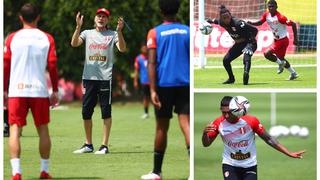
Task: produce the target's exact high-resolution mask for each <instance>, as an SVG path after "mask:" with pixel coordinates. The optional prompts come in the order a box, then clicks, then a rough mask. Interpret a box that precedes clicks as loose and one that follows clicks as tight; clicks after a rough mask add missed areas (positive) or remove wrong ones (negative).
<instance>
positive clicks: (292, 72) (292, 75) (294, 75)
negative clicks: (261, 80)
mask: <svg viewBox="0 0 320 180" xmlns="http://www.w3.org/2000/svg"><path fill="white" fill-rule="evenodd" d="M283 61H285V62H286V63H285V66H284V68H286V69H287V70H288V71H289V72H290V76H289V78H288V80H294V79H297V78H298V77H299V75H298V73H297V72H296V71H295V69H294V68H293V67H292V66H291V64H290V63H289V61H287V60H286V59H284V58H283Z"/></svg>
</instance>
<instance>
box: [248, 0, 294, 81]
mask: <svg viewBox="0 0 320 180" xmlns="http://www.w3.org/2000/svg"><path fill="white" fill-rule="evenodd" d="M277 8H278V5H277V2H276V1H275V0H269V1H268V10H269V12H265V13H264V14H263V15H262V17H261V19H260V20H259V21H256V22H250V21H248V23H249V24H252V25H255V26H260V25H262V24H263V23H264V22H266V21H267V23H268V25H269V27H270V29H271V31H272V33H273V35H274V43H273V44H272V45H271V47H270V48H269V49H268V50H267V51H266V52H264V57H265V58H267V59H268V60H270V61H272V62H276V63H277V64H279V68H278V74H281V73H282V72H283V69H284V68H286V69H288V71H289V72H290V73H291V75H290V77H289V80H294V79H296V78H297V77H298V74H297V72H296V71H295V70H294V69H293V68H292V67H291V66H290V63H289V62H288V61H287V60H286V59H285V58H284V57H285V55H286V51H287V48H288V45H289V38H288V31H287V26H292V31H293V36H294V39H293V44H294V45H296V46H297V45H298V44H299V43H298V35H297V26H296V23H294V22H293V21H291V20H289V19H287V17H285V16H284V15H282V14H280V12H278V11H277Z"/></svg>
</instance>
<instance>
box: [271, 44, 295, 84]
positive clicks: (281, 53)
mask: <svg viewBox="0 0 320 180" xmlns="http://www.w3.org/2000/svg"><path fill="white" fill-rule="evenodd" d="M288 46H289V39H288V38H283V39H280V40H278V41H276V43H274V46H273V49H274V53H275V55H276V57H277V58H278V59H280V60H281V61H282V62H283V64H282V65H279V68H278V74H280V73H282V72H283V69H284V68H286V69H287V70H288V71H289V72H290V77H289V80H293V79H296V78H297V77H298V74H297V73H296V71H295V70H294V69H293V68H292V66H291V65H290V63H289V62H288V61H287V60H286V59H285V58H284V57H285V55H286V52H287V48H288Z"/></svg>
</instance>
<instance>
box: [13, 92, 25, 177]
mask: <svg viewBox="0 0 320 180" xmlns="http://www.w3.org/2000/svg"><path fill="white" fill-rule="evenodd" d="M8 109H9V125H10V137H9V154H10V163H11V167H12V178H13V179H16V180H19V179H21V165H20V154H21V144H20V134H21V131H22V127H23V126H25V125H26V117H27V114H28V105H27V101H26V98H9V100H8Z"/></svg>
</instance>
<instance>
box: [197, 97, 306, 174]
mask: <svg viewBox="0 0 320 180" xmlns="http://www.w3.org/2000/svg"><path fill="white" fill-rule="evenodd" d="M231 99H232V97H231V96H225V97H223V99H222V100H221V104H220V110H221V112H222V116H220V117H218V118H217V119H216V120H215V121H213V122H212V123H210V124H208V125H207V126H206V128H205V129H204V131H203V135H202V144H203V146H204V147H208V146H210V145H211V143H212V142H213V141H214V140H215V138H216V137H217V136H218V134H220V136H221V137H222V140H223V143H224V153H223V160H222V170H223V176H224V179H225V180H238V179H242V180H257V160H256V147H255V134H258V135H259V137H260V138H262V139H263V140H264V141H265V142H266V143H267V144H268V145H270V146H271V147H273V148H275V149H276V150H278V151H280V152H282V153H284V154H286V155H287V156H289V157H292V158H302V154H303V153H304V152H305V151H304V150H302V151H298V152H290V151H289V150H288V149H287V148H286V147H284V146H283V145H281V144H280V143H279V142H278V141H277V140H276V139H275V138H273V137H271V136H270V135H269V133H268V132H266V131H265V129H264V127H263V126H262V125H261V124H260V122H259V120H258V119H257V118H256V117H254V116H251V115H245V116H241V117H237V116H235V115H233V114H232V113H231V112H230V111H229V103H230V101H231Z"/></svg>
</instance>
